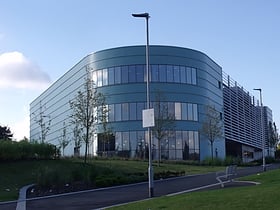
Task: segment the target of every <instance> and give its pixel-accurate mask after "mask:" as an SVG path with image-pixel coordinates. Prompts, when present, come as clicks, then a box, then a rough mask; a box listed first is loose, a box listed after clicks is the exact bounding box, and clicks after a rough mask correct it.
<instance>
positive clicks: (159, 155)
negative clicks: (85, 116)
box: [158, 139, 161, 166]
mask: <svg viewBox="0 0 280 210" xmlns="http://www.w3.org/2000/svg"><path fill="white" fill-rule="evenodd" d="M160 159H161V148H160V140H159V139H158V166H160Z"/></svg>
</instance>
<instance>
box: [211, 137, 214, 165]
mask: <svg viewBox="0 0 280 210" xmlns="http://www.w3.org/2000/svg"><path fill="white" fill-rule="evenodd" d="M211 157H212V161H213V160H214V154H213V141H211Z"/></svg>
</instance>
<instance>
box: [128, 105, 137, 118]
mask: <svg viewBox="0 0 280 210" xmlns="http://www.w3.org/2000/svg"><path fill="white" fill-rule="evenodd" d="M129 120H136V103H130V104H129Z"/></svg>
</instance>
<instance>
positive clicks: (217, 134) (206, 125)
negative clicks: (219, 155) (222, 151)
mask: <svg viewBox="0 0 280 210" xmlns="http://www.w3.org/2000/svg"><path fill="white" fill-rule="evenodd" d="M201 132H202V134H203V135H204V136H206V137H207V139H208V140H209V142H210V145H211V158H212V160H213V145H214V142H215V141H216V140H218V139H220V138H222V137H223V123H222V120H221V116H220V113H219V112H218V111H217V110H216V109H215V107H213V106H207V107H206V115H205V119H204V122H203V124H202V129H201Z"/></svg>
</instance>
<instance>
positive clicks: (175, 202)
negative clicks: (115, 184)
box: [112, 169, 280, 210]
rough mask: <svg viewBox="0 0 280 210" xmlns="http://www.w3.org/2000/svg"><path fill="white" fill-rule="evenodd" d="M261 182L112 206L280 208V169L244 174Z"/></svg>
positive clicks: (121, 207)
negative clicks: (251, 174) (255, 184)
mask: <svg viewBox="0 0 280 210" xmlns="http://www.w3.org/2000/svg"><path fill="white" fill-rule="evenodd" d="M242 180H250V181H257V182H260V183H261V184H260V185H257V186H250V187H239V188H225V189H219V190H211V191H203V192H193V193H186V194H181V195H178V196H171V197H167V196H163V197H160V198H154V199H150V200H147V201H140V202H136V203H132V204H128V205H124V206H119V207H115V208H112V209H151V210H154V209H200V210H201V209H202V210H203V209H207V210H212V209H213V210H219V209H221V210H224V209H227V210H231V209H232V210H236V209H238V210H242V209H244V210H245V209H246V210H248V209H254V210H256V209H280V200H279V188H280V170H279V169H278V170H273V171H268V172H265V173H261V174H259V175H254V176H249V177H243V178H242Z"/></svg>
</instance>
